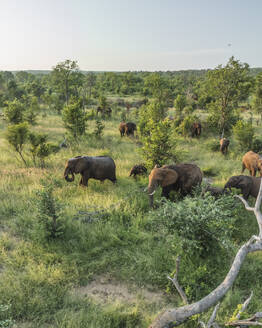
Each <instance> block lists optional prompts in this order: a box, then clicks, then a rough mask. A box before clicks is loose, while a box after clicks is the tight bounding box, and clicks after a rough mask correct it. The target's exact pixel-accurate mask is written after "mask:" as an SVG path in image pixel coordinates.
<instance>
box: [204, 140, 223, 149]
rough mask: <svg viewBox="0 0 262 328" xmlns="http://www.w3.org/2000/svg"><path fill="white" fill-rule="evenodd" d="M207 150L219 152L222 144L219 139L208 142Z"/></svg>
mask: <svg viewBox="0 0 262 328" xmlns="http://www.w3.org/2000/svg"><path fill="white" fill-rule="evenodd" d="M207 148H208V149H209V150H211V151H219V149H220V144H219V140H218V139H212V140H210V141H208V142H207Z"/></svg>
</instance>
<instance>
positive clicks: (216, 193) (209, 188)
mask: <svg viewBox="0 0 262 328" xmlns="http://www.w3.org/2000/svg"><path fill="white" fill-rule="evenodd" d="M206 192H209V193H210V195H211V196H214V197H215V198H218V197H220V196H222V195H224V194H227V193H228V192H227V190H225V189H223V188H219V187H213V186H206V187H205V188H204V190H203V191H202V193H201V195H204V194H205V193H206Z"/></svg>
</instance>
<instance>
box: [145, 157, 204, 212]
mask: <svg viewBox="0 0 262 328" xmlns="http://www.w3.org/2000/svg"><path fill="white" fill-rule="evenodd" d="M202 177H203V174H202V172H201V170H200V168H199V167H198V166H197V165H195V164H190V163H181V164H177V165H164V166H162V167H155V168H154V169H153V170H152V171H151V173H150V175H149V183H148V188H147V192H148V194H149V202H150V206H153V195H154V193H155V191H156V188H157V187H158V186H161V187H162V196H164V197H166V198H168V197H169V193H170V191H172V190H175V191H179V192H180V193H181V194H182V196H186V195H187V194H190V193H191V191H192V189H193V187H195V186H197V185H200V184H201V182H202Z"/></svg>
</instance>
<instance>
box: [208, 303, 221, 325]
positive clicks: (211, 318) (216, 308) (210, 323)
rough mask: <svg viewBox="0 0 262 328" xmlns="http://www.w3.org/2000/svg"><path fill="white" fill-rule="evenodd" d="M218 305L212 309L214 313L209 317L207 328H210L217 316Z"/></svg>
mask: <svg viewBox="0 0 262 328" xmlns="http://www.w3.org/2000/svg"><path fill="white" fill-rule="evenodd" d="M219 305H220V303H217V305H216V306H215V308H214V311H213V313H212V315H211V317H210V319H209V320H208V323H207V328H211V327H212V325H213V323H214V321H215V319H216V315H217V311H218V308H219Z"/></svg>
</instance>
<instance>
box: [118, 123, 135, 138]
mask: <svg viewBox="0 0 262 328" xmlns="http://www.w3.org/2000/svg"><path fill="white" fill-rule="evenodd" d="M119 131H120V136H121V137H123V136H124V135H126V136H129V135H132V136H134V132H135V131H136V124H135V123H133V122H127V123H125V122H121V123H120V124H119Z"/></svg>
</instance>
